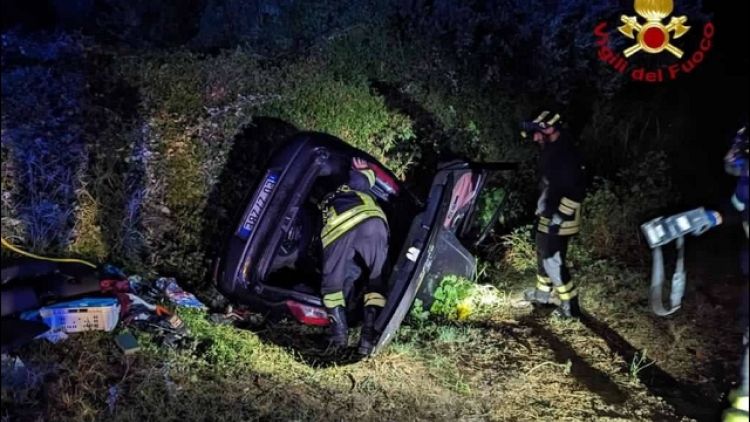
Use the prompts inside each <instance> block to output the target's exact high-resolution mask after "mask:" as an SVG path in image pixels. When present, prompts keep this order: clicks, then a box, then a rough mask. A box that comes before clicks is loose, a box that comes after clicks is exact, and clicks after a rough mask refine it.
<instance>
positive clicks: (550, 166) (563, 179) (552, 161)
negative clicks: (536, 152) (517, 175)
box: [536, 134, 586, 236]
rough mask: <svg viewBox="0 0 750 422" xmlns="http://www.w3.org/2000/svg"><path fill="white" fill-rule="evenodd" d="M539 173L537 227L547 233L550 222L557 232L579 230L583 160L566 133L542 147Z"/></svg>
mask: <svg viewBox="0 0 750 422" xmlns="http://www.w3.org/2000/svg"><path fill="white" fill-rule="evenodd" d="M539 174H540V175H541V180H540V190H541V194H540V195H539V200H538V201H537V209H536V215H537V216H538V217H539V222H538V224H537V230H539V231H540V232H542V233H549V232H550V229H549V227H550V225H553V224H555V225H556V224H559V231H558V233H557V234H558V235H560V236H571V235H574V234H576V233H578V232H579V230H580V225H581V202H582V201H583V198H584V196H585V189H586V180H585V176H584V167H583V160H582V159H581V156H580V154H579V153H578V151H577V150H576V149H575V147H574V146H573V144H572V143H571V142H570V140H569V139H567V137H566V136H565V134H561V136H560V138H559V139H558V140H557V141H555V142H550V143H546V144H544V146H543V147H542V152H541V155H540V157H539Z"/></svg>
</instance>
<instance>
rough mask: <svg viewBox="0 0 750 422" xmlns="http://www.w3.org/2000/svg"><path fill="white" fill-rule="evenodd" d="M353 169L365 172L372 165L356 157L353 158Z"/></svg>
mask: <svg viewBox="0 0 750 422" xmlns="http://www.w3.org/2000/svg"><path fill="white" fill-rule="evenodd" d="M352 167H354V168H355V169H357V170H365V169H367V168H369V167H370V165H369V164H368V163H367V161H365V160H363V159H361V158H357V157H354V158H352Z"/></svg>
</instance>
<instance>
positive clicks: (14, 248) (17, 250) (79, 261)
mask: <svg viewBox="0 0 750 422" xmlns="http://www.w3.org/2000/svg"><path fill="white" fill-rule="evenodd" d="M0 241H2V245H3V247H4V248H7V249H10V250H11V251H13V252H15V253H17V254H19V255H24V256H27V257H29V258H34V259H39V260H42V261H51V262H67V263H77V264H83V265H86V266H87V267H91V268H93V269H96V268H97V266H96V264H94V263H92V262H89V261H85V260H83V259H76V258H50V257H47V256H41V255H37V254H33V253H31V252H26V251H24V250H23V249H21V248H19V247H17V246H15V245H13V244H12V243H10V242H8V241H7V240H5V238H4V237H2V238H0Z"/></svg>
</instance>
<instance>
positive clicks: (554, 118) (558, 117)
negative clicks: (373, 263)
mask: <svg viewBox="0 0 750 422" xmlns="http://www.w3.org/2000/svg"><path fill="white" fill-rule="evenodd" d="M558 120H560V115H559V114H557V113H555V115H554V116H553V117H552V118H551V119H549V120H548V121H547V125H549V126H552V125H554V124H555V123H557V121H558Z"/></svg>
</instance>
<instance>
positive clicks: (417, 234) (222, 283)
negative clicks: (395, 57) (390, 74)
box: [213, 132, 516, 354]
mask: <svg viewBox="0 0 750 422" xmlns="http://www.w3.org/2000/svg"><path fill="white" fill-rule="evenodd" d="M352 158H361V159H364V160H366V161H367V162H368V163H369V165H370V168H371V169H372V170H374V172H375V175H376V182H375V184H374V186H373V187H372V194H373V195H374V196H375V197H376V198H377V201H378V203H379V204H380V206H381V208H382V209H383V210H384V211H385V213H386V215H387V217H388V224H389V227H390V240H389V243H390V245H389V262H387V263H386V266H385V268H384V279H385V280H387V286H388V290H387V291H388V294H387V297H388V300H387V304H386V306H385V308H384V309H383V311H382V312H381V313H380V315H379V317H378V319H377V321H376V323H375V330H376V332H377V333H378V340H377V343H376V345H375V347H374V349H373V350H372V354H376V353H378V352H379V351H380V350H382V349H383V347H385V346H386V345H387V344H388V342H389V341H390V340H391V339H392V338H393V336H394V335H395V333H396V331H397V330H398V328H399V326H400V325H401V323H402V321H403V319H404V317H405V316H406V314H407V313H408V312H409V309H410V307H411V305H412V303H413V302H414V299H415V298H420V299H421V300H422V301H423V303H424V304H425V305H426V306H429V305H430V304H431V303H432V301H433V299H432V295H433V293H434V291H435V289H436V288H437V287H438V285H439V283H440V281H441V280H442V278H443V277H444V276H445V275H448V274H455V275H461V276H465V277H473V276H474V274H475V272H476V259H475V258H474V256H473V255H472V254H471V252H469V250H468V248H471V247H473V246H475V245H477V244H478V242H479V241H481V239H482V238H483V237H484V236H486V234H487V232H488V231H489V229H490V227H491V224H492V222H494V221H495V220H496V217H497V211H499V205H498V208H497V210H496V211H495V212H494V215H492V218H486V217H485V218H484V219H483V220H487V221H480V220H482V219H479V218H477V216H478V213H477V206H478V203H479V202H480V201H479V198H480V196H481V194H482V192H484V191H485V190H486V188H487V187H488V185H489V183H488V180H490V175H491V174H493V173H495V172H498V171H505V170H512V169H514V168H516V165H515V164H514V163H490V164H478V163H471V162H466V161H459V160H456V161H451V162H449V163H446V164H443V165H440V166H439V168H438V169H437V172H436V173H435V175H434V178H433V180H432V184H431V187H430V189H429V194H428V196H427V198H426V199H424V200H421V199H419V198H416V197H415V196H414V195H411V194H410V193H408V192H407V190H406V189H405V187H404V186H403V185H402V184H401V183H400V182H399V181H398V179H397V178H396V177H395V176H394V175H393V173H392V172H391V171H390V170H388V169H387V168H386V167H385V166H383V165H382V164H381V163H379V162H378V161H377V160H375V159H374V158H373V157H371V156H370V155H368V154H367V153H365V152H363V151H361V150H358V149H356V148H353V147H352V146H350V145H348V144H346V143H345V142H343V141H342V140H340V139H338V138H336V137H333V136H331V135H327V134H323V133H315V132H301V133H298V134H296V135H294V136H292V137H291V138H290V139H289V140H288V141H287V142H286V143H285V144H284V145H283V146H282V147H281V148H280V149H279V150H278V151H276V152H275V154H274V155H273V156H272V158H271V160H270V163H269V164H268V166H267V167H266V172H265V174H264V175H263V176H262V177H261V178H260V180H259V183H258V185H257V187H256V189H255V191H254V192H253V193H252V195H251V196H250V198H249V201H248V202H247V206H246V207H245V209H244V212H243V213H242V214H241V218H239V221H237V222H236V224H235V225H234V226H233V227H232V228H231V233H230V234H229V235H228V238H227V240H226V243H225V245H224V247H223V250H222V252H221V254H220V256H218V257H217V259H216V260H215V262H214V267H213V280H214V282H215V283H216V285H217V287H218V288H219V290H220V291H221V292H222V293H223V294H225V295H226V296H227V297H229V298H230V299H231V300H233V301H235V302H238V303H242V304H245V305H248V306H250V307H251V308H252V309H253V310H255V311H258V312H261V313H265V314H269V315H274V316H277V317H281V316H289V317H293V318H295V319H296V320H298V321H299V322H301V323H303V324H308V325H317V326H326V325H328V317H327V314H326V311H325V308H324V306H323V300H322V296H321V294H320V282H321V276H320V255H321V245H320V229H321V224H322V220H321V215H320V211H319V209H318V203H319V202H320V201H321V200H322V199H323V197H324V196H325V195H326V194H327V193H329V192H332V191H334V190H335V189H336V188H337V187H338V186H340V185H342V184H344V183H345V182H346V180H347V178H348V172H349V168H350V163H351V161H352ZM486 214H487V213H486V212H485V213H484V215H486ZM363 285H364V280H362V279H361V280H358V281H357V282H356V283H355V285H354V286H353V287H352V288H351V289H349V290H348V291H347V292H346V295H347V298H346V299H347V303H350V304H359V303H361V300H357V299H359V298H360V297H361V295H362V293H363ZM347 312H348V313H349V314H350V315H349V319H350V321H355V320H357V319H358V318H357V317H358V315H360V314H361V309H357V308H356V307H353V306H352V307H350V308H349V309H347Z"/></svg>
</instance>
